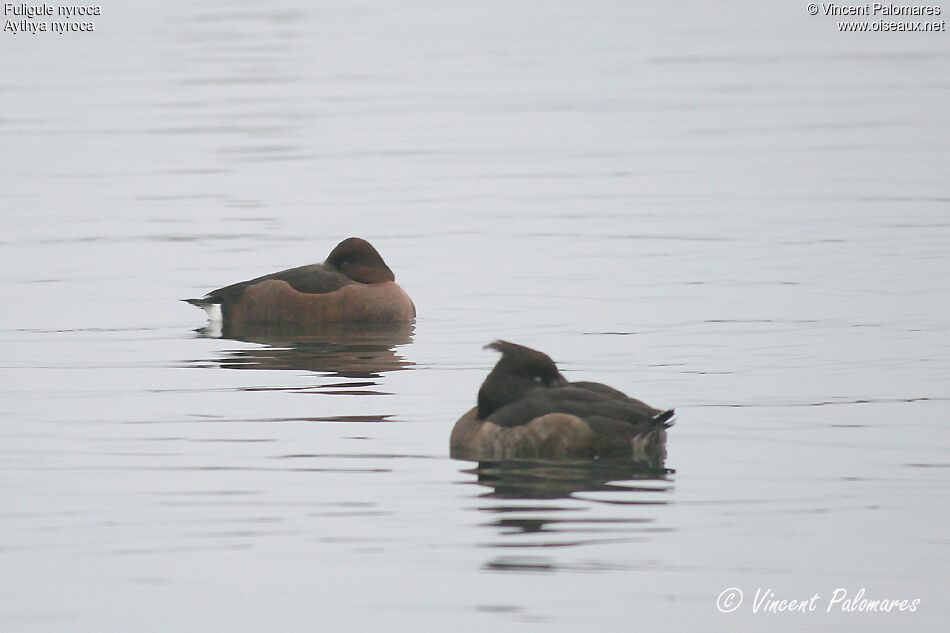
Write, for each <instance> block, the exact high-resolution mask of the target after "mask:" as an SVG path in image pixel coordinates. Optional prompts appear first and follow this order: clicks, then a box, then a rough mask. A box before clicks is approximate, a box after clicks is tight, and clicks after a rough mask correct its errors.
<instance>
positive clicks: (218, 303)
mask: <svg viewBox="0 0 950 633" xmlns="http://www.w3.org/2000/svg"><path fill="white" fill-rule="evenodd" d="M183 301H185V302H187V303H190V304H192V305H196V306H198V307H199V308H204V309H205V310H206V311H207V312H208V316H209V318H210V319H211V320H212V321H214V320H223V321H224V322H225V323H228V324H230V325H236V324H244V323H288V324H290V323H298V324H299V323H341V322H376V323H381V322H397V321H409V320H412V319H413V318H415V316H416V307H415V305H413V303H412V299H410V298H409V295H407V294H406V292H405V291H404V290H403V289H402V288H400V287H399V286H398V285H396V276H395V275H394V274H393V271H392V270H390V268H389V266H387V265H386V263H385V262H384V261H383V258H382V257H381V256H380V254H379V253H378V252H377V251H376V249H375V248H373V246H372V245H371V244H370V243H369V242H367V241H366V240H364V239H360V238H358V237H350V238H347V239H345V240H343V241H342V242H340V243H339V244H337V245H336V248H334V249H333V250H332V251H331V252H330V256H329V257H327V260H326V261H325V262H323V263H322V264H310V265H308V266H300V267H298V268H290V269H288V270H282V271H280V272H276V273H272V274H270V275H264V276H263V277H257V278H255V279H251V280H249V281H242V282H239V283H236V284H231V285H230V286H225V287H223V288H218V289H217V290H212V291H211V292H209V293H208V294H207V295H205V296H204V297H203V298H201V299H184V300H183Z"/></svg>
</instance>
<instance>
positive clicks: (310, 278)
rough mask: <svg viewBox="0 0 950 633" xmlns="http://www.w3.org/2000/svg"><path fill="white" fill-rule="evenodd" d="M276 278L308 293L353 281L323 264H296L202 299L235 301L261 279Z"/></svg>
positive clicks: (219, 289) (330, 290) (317, 292)
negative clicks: (293, 266) (294, 266)
mask: <svg viewBox="0 0 950 633" xmlns="http://www.w3.org/2000/svg"><path fill="white" fill-rule="evenodd" d="M271 279H277V280H280V281H286V282H287V283H288V284H290V287H291V288H293V289H294V290H296V291H297V292H305V293H308V294H326V293H328V292H333V291H334V290H339V289H340V288H342V287H343V286H347V285H349V284H352V283H355V282H354V281H353V280H352V279H350V278H349V277H347V276H346V275H344V274H343V273H341V272H338V271H336V270H333V269H331V268H328V267H327V266H325V265H323V264H309V265H307V266H298V267H297V268H288V269H287V270H281V271H280V272H276V273H271V274H270V275H263V276H262V277H255V278H254V279H249V280H248V281H239V282H238V283H236V284H231V285H230V286H225V287H223V288H218V289H217V290H212V291H211V292H209V293H208V294H207V295H206V296H205V298H204V300H203V301H205V302H207V303H227V302H230V301H235V300H237V299H239V298H240V297H241V295H242V294H244V291H245V290H247V289H248V288H249V287H251V286H253V285H255V284H259V283H261V282H262V281H269V280H271Z"/></svg>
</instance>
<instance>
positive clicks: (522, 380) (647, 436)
mask: <svg viewBox="0 0 950 633" xmlns="http://www.w3.org/2000/svg"><path fill="white" fill-rule="evenodd" d="M485 348H486V349H493V350H496V351H499V352H501V359H500V360H499V361H498V363H497V364H496V365H495V368H494V369H492V371H491V373H489V374H488V377H487V378H486V379H485V382H484V383H483V384H482V387H481V389H479V390H478V405H477V406H475V407H474V408H472V409H471V410H470V411H469V412H468V413H466V414H465V415H463V416H462V417H461V418H460V419H459V421H458V422H456V423H455V428H453V429H452V436H451V438H450V440H449V448H450V452H451V455H452V457H455V458H459V459H469V460H475V461H491V460H506V459H551V458H582V459H599V458H613V459H618V458H620V459H625V460H626V459H631V460H634V461H642V462H644V463H646V464H653V465H662V462H663V459H664V458H665V457H666V429H667V428H668V427H670V426H671V425H672V424H673V422H672V421H671V420H672V418H673V409H669V410H667V411H661V410H659V409H654V408H653V407H650V406H649V405H646V404H644V403H642V402H640V401H639V400H634V399H633V398H630V397H628V396H626V395H625V394H623V393H621V392H620V391H617V390H616V389H613V388H612V387H608V386H607V385H602V384H600V383H596V382H568V380H567V379H566V378H564V376H562V375H561V373H560V372H559V371H558V369H557V365H555V363H554V361H553V360H551V357H550V356H548V355H547V354H544V353H542V352H539V351H537V350H534V349H531V348H528V347H524V346H522V345H516V344H514V343H509V342H508V341H495V342H494V343H490V344H489V345H486V346H485Z"/></svg>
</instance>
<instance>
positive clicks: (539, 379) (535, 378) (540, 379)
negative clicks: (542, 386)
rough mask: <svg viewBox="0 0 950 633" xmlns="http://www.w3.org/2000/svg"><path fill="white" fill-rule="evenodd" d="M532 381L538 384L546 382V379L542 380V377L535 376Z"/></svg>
mask: <svg viewBox="0 0 950 633" xmlns="http://www.w3.org/2000/svg"><path fill="white" fill-rule="evenodd" d="M532 380H534V381H535V382H536V383H543V382H544V378H542V377H541V376H535V377H534V378H532Z"/></svg>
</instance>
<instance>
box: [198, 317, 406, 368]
mask: <svg viewBox="0 0 950 633" xmlns="http://www.w3.org/2000/svg"><path fill="white" fill-rule="evenodd" d="M414 330H415V326H414V325H413V324H412V323H410V322H401V323H361V324H348V323H318V324H260V323H258V324H225V325H224V327H223V328H221V327H219V326H218V325H217V324H212V325H209V326H208V327H204V328H200V329H198V330H195V331H196V332H197V333H198V335H199V336H200V337H203V338H228V339H232V340H236V341H246V342H249V343H259V344H261V345H263V346H264V347H257V348H252V349H234V350H224V351H222V352H221V353H222V356H221V357H220V358H216V359H212V360H211V361H209V362H210V363H212V364H214V365H216V366H218V367H221V368H224V369H290V370H296V371H300V370H303V371H312V372H318V373H325V374H330V375H335V376H340V377H345V378H366V379H371V378H378V377H379V375H380V374H383V373H386V372H391V371H400V370H405V369H412V368H413V366H414V363H413V362H412V361H410V360H407V359H406V358H404V357H403V356H402V355H401V354H400V353H399V352H398V347H400V346H402V345H408V344H409V343H412V338H413V334H414ZM198 364H199V365H206V364H207V362H205V363H198Z"/></svg>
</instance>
